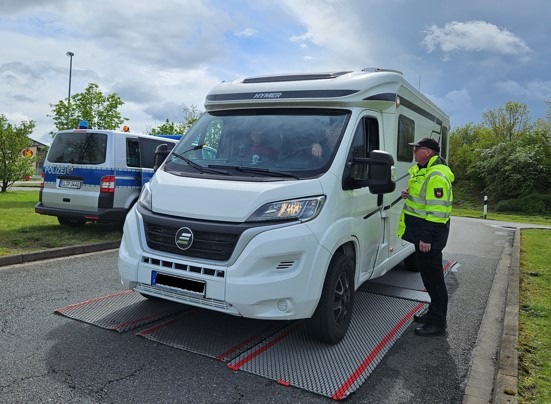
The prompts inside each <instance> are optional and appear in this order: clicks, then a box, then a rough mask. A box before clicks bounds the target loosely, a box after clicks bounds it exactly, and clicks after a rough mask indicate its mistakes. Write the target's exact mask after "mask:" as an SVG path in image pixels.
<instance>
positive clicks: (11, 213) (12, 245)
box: [0, 191, 122, 256]
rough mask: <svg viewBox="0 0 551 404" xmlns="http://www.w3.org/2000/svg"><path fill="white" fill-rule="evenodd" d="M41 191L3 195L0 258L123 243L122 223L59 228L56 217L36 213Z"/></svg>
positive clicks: (0, 208) (0, 201)
mask: <svg viewBox="0 0 551 404" xmlns="http://www.w3.org/2000/svg"><path fill="white" fill-rule="evenodd" d="M37 202H38V191H8V192H3V193H0V256H2V255H10V254H21V253H26V252H34V251H40V250H45V249H49V248H56V247H66V246H73V245H81V244H89V243H97V242H102V241H116V240H120V239H121V236H122V228H121V226H120V224H118V223H113V224H107V223H106V224H97V223H87V224H86V225H84V226H82V227H68V226H60V225H59V223H58V221H57V218H56V217H54V216H44V215H39V214H37V213H35V212H34V206H35V205H36V203H37Z"/></svg>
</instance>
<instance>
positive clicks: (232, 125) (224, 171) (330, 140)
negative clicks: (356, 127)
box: [164, 108, 350, 180]
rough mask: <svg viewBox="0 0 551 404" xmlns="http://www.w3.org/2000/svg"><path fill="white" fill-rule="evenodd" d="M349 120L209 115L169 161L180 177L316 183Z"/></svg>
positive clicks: (330, 112) (309, 114)
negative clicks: (292, 179) (251, 178)
mask: <svg viewBox="0 0 551 404" xmlns="http://www.w3.org/2000/svg"><path fill="white" fill-rule="evenodd" d="M349 116H350V111H348V110H335V109H321V108H319V109H255V110H251V109H247V110H232V111H223V112H206V113H204V114H203V115H202V116H201V118H200V119H199V120H198V121H197V122H196V123H195V125H194V126H193V127H192V128H191V129H190V130H189V132H187V133H186V134H185V135H184V137H183V139H182V141H181V142H180V143H179V144H178V145H177V146H176V147H175V148H174V150H173V152H172V154H170V156H169V157H168V159H167V161H166V163H165V166H164V170H165V171H167V172H173V173H175V174H178V175H190V176H201V177H204V176H217V177H219V176H220V177H225V176H226V177H235V176H241V177H249V178H250V177H254V178H259V177H261V179H260V180H281V179H285V178H296V179H300V178H312V177H316V176H319V175H321V174H323V173H324V172H325V171H327V169H328V168H329V166H330V165H331V161H332V159H333V157H334V155H335V153H336V150H337V148H338V145H339V143H340V140H341V136H342V133H343V132H344V128H345V126H346V123H347V121H348V118H349Z"/></svg>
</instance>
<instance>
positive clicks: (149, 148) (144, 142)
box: [139, 138, 174, 168]
mask: <svg viewBox="0 0 551 404" xmlns="http://www.w3.org/2000/svg"><path fill="white" fill-rule="evenodd" d="M139 142H140V167H141V168H153V166H154V165H155V149H156V148H157V146H159V145H160V144H166V145H167V146H168V150H172V148H173V147H174V143H171V142H167V141H163V139H159V140H156V139H144V138H140V140H139Z"/></svg>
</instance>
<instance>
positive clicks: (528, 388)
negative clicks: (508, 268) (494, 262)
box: [519, 229, 551, 403]
mask: <svg viewBox="0 0 551 404" xmlns="http://www.w3.org/2000/svg"><path fill="white" fill-rule="evenodd" d="M549 246H551V230H535V229H532V230H523V231H522V233H521V251H520V298H519V304H520V312H519V363H520V370H519V396H520V397H519V402H520V403H551V299H550V296H551V269H550V268H549V263H550V262H551V249H550V248H549Z"/></svg>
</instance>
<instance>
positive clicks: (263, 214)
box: [247, 196, 325, 222]
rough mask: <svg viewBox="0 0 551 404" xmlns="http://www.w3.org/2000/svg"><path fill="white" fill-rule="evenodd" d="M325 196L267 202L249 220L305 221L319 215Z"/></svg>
mask: <svg viewBox="0 0 551 404" xmlns="http://www.w3.org/2000/svg"><path fill="white" fill-rule="evenodd" d="M324 202H325V196H316V197H313V198H307V199H292V200H288V201H280V202H272V203H267V204H266V205H264V206H262V207H261V208H259V209H257V211H256V212H254V213H253V214H252V215H251V216H250V217H249V218H248V219H247V222H261V221H277V220H292V219H297V220H301V221H303V222H307V221H308V220H312V219H314V218H315V217H316V216H317V215H319V213H320V211H321V208H322V207H323V203H324Z"/></svg>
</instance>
